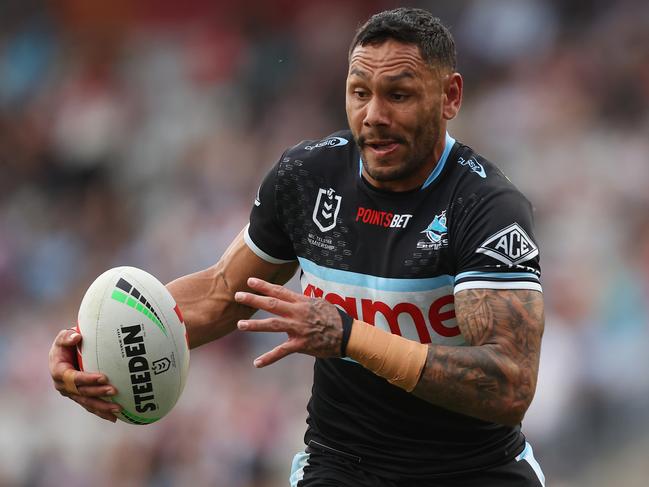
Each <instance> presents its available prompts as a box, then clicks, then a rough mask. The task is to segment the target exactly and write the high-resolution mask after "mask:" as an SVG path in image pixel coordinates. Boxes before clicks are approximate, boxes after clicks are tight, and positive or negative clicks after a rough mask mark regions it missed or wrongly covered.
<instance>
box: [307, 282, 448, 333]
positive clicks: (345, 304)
mask: <svg viewBox="0 0 649 487" xmlns="http://www.w3.org/2000/svg"><path fill="white" fill-rule="evenodd" d="M304 295H305V296H309V297H313V298H323V297H324V299H326V300H327V301H329V302H330V303H331V304H334V305H336V306H340V307H341V308H342V309H343V310H344V311H345V312H346V313H347V314H348V315H349V316H351V317H352V318H354V319H361V320H363V321H365V322H366V323H368V324H370V325H374V324H375V321H376V313H381V314H382V315H383V316H384V318H385V320H386V321H387V323H388V326H389V327H390V332H391V333H393V334H395V335H399V336H401V328H400V327H399V315H401V314H402V313H405V314H408V315H410V318H411V319H412V321H413V323H414V324H415V329H416V330H417V336H418V338H419V341H420V342H421V343H431V341H432V340H431V337H430V333H429V332H428V328H427V327H426V319H425V318H424V315H423V314H422V312H421V310H420V309H419V308H418V307H417V306H416V305H415V304H413V303H398V304H396V305H395V306H394V307H390V306H389V305H388V304H386V303H384V302H383V301H373V300H371V299H361V317H360V318H359V316H358V306H357V301H356V298H355V297H353V296H341V295H340V294H336V293H327V294H326V295H324V291H323V290H322V289H320V288H319V287H316V286H314V285H313V284H308V285H307V286H306V288H305V289H304ZM453 302H454V299H453V296H452V295H450V294H449V295H447V296H442V297H441V298H438V299H436V300H435V301H433V303H432V304H431V305H430V308H429V309H428V320H429V321H430V324H431V326H432V328H433V330H435V332H436V333H437V334H439V335H441V336H443V337H455V336H458V335H459V334H460V328H459V327H457V326H453V327H449V326H446V325H445V324H444V321H447V320H451V319H453V318H455V310H454V309H450V310H448V311H441V309H442V308H443V307H444V306H447V305H450V304H453Z"/></svg>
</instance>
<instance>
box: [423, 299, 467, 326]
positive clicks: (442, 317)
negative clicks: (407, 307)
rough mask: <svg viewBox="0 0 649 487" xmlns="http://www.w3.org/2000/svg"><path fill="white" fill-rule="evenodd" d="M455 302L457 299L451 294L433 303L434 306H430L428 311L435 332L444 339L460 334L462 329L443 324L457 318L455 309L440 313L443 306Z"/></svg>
mask: <svg viewBox="0 0 649 487" xmlns="http://www.w3.org/2000/svg"><path fill="white" fill-rule="evenodd" d="M454 301H455V299H454V298H453V296H451V295H450V294H449V295H448V296H442V297H441V298H439V299H436V300H435V301H433V304H431V305H430V309H429V310H428V319H429V320H430V324H431V326H432V327H433V330H435V331H436V332H437V333H439V334H440V335H442V336H443V337H454V336H457V335H459V334H460V328H459V327H458V326H452V327H448V326H446V325H444V323H443V322H444V321H446V320H451V319H453V318H455V309H451V310H449V311H442V312H441V313H440V309H442V307H443V306H446V305H447V304H452V303H453V302H454Z"/></svg>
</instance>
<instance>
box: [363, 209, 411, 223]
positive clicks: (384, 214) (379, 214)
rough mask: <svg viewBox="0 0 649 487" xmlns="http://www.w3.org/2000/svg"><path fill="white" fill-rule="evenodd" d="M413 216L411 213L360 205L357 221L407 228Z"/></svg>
mask: <svg viewBox="0 0 649 487" xmlns="http://www.w3.org/2000/svg"><path fill="white" fill-rule="evenodd" d="M411 218H412V215H411V214H408V213H403V214H401V215H400V214H398V213H393V212H391V211H380V210H374V209H371V208H364V207H362V206H359V207H358V211H357V212H356V221H357V222H361V223H365V224H367V225H376V226H378V227H385V228H406V226H407V225H408V222H409V221H410V219H411Z"/></svg>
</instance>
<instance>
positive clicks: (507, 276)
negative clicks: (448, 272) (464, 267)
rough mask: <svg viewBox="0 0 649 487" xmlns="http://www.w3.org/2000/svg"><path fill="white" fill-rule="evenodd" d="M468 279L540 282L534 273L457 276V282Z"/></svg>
mask: <svg viewBox="0 0 649 487" xmlns="http://www.w3.org/2000/svg"><path fill="white" fill-rule="evenodd" d="M467 277H474V278H477V279H484V278H492V279H502V280H506V281H509V280H516V279H533V280H534V281H538V280H539V276H537V275H536V274H534V273H533V272H480V271H468V272H460V273H459V274H458V275H457V276H455V282H457V281H459V280H460V279H465V278H467Z"/></svg>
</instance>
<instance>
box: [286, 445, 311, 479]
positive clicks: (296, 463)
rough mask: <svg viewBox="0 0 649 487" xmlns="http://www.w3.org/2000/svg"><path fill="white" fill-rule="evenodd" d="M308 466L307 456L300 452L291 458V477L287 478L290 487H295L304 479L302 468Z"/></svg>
mask: <svg viewBox="0 0 649 487" xmlns="http://www.w3.org/2000/svg"><path fill="white" fill-rule="evenodd" d="M308 464H309V454H308V453H306V452H304V451H301V452H299V453H298V454H296V455H295V456H294V457H293V463H292V464H291V476H290V477H289V478H288V481H289V483H290V486H291V487H297V483H298V482H299V481H300V480H302V479H303V478H304V467H306V466H307V465H308Z"/></svg>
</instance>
